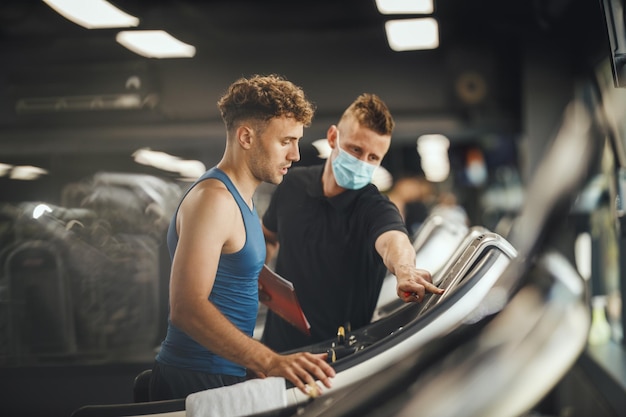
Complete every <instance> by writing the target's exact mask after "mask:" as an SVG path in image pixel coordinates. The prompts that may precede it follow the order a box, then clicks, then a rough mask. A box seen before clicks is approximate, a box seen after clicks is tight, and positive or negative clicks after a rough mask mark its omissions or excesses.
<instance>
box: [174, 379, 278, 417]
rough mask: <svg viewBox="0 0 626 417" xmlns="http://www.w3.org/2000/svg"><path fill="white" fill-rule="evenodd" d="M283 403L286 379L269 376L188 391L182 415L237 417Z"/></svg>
mask: <svg viewBox="0 0 626 417" xmlns="http://www.w3.org/2000/svg"><path fill="white" fill-rule="evenodd" d="M286 406H287V394H286V384H285V378H282V377H268V378H263V379H260V378H259V379H250V380H248V381H245V382H241V383H239V384H234V385H229V386H226V387H221V388H213V389H208V390H205V391H200V392H196V393H194V394H190V395H188V396H187V399H186V400H185V415H186V417H240V416H249V415H252V414H257V413H262V412H265V411H269V410H274V409H278V408H284V407H286Z"/></svg>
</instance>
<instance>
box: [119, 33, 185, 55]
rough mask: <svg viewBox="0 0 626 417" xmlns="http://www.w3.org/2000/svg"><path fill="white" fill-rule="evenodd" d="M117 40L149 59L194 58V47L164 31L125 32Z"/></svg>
mask: <svg viewBox="0 0 626 417" xmlns="http://www.w3.org/2000/svg"><path fill="white" fill-rule="evenodd" d="M115 40H116V41H117V42H119V43H120V44H121V45H123V46H125V47H126V48H128V49H130V50H131V51H133V52H134V53H136V54H139V55H142V56H145V57H147V58H192V57H193V56H194V55H195V54H196V48H195V47H194V46H193V45H189V44H186V43H184V42H181V41H179V40H178V39H176V38H175V37H173V36H172V35H170V34H169V33H167V32H165V31H164V30H125V31H122V32H120V33H118V34H117V36H116V37H115Z"/></svg>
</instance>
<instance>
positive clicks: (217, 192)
mask: <svg viewBox="0 0 626 417" xmlns="http://www.w3.org/2000/svg"><path fill="white" fill-rule="evenodd" d="M236 205H237V203H236V202H235V199H234V198H233V195H232V194H231V192H230V191H229V190H228V188H226V185H224V183H223V182H221V181H219V180H217V179H213V178H209V179H206V180H204V181H201V182H199V183H198V184H196V185H195V186H194V187H193V188H192V189H191V190H190V191H189V194H188V195H187V197H186V198H185V201H183V205H182V206H181V207H184V206H186V208H187V209H189V210H192V211H195V210H201V211H202V212H203V213H210V212H220V214H221V213H222V212H226V213H230V212H232V210H233V208H235V207H236Z"/></svg>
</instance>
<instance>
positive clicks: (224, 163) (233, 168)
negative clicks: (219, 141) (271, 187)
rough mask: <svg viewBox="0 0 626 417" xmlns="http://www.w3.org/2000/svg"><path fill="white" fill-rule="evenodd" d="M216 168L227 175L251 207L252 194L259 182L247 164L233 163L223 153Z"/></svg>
mask: <svg viewBox="0 0 626 417" xmlns="http://www.w3.org/2000/svg"><path fill="white" fill-rule="evenodd" d="M217 168H219V169H221V170H222V171H224V173H225V174H226V175H228V178H230V180H231V181H232V183H233V185H234V186H235V187H236V188H237V191H239V194H241V197H242V198H243V199H244V200H245V201H246V203H247V204H248V205H249V206H250V207H252V205H253V203H252V196H253V195H254V192H255V191H256V189H257V187H258V186H259V184H260V183H261V182H260V181H259V180H257V179H256V178H255V177H254V176H253V175H252V173H251V172H250V171H249V170H248V168H247V165H246V164H244V163H239V164H235V163H233V161H231V160H230V158H228V157H227V155H225V156H224V158H222V160H221V161H220V162H219V163H218V164H217Z"/></svg>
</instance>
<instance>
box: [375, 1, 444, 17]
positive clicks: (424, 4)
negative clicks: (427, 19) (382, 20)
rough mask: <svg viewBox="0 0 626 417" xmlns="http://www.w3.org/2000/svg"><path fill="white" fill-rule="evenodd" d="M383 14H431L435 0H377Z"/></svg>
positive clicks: (379, 9) (377, 5)
mask: <svg viewBox="0 0 626 417" xmlns="http://www.w3.org/2000/svg"><path fill="white" fill-rule="evenodd" d="M376 7H378V11H379V12H380V13H382V14H409V13H410V14H431V13H432V12H433V0H376Z"/></svg>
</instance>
